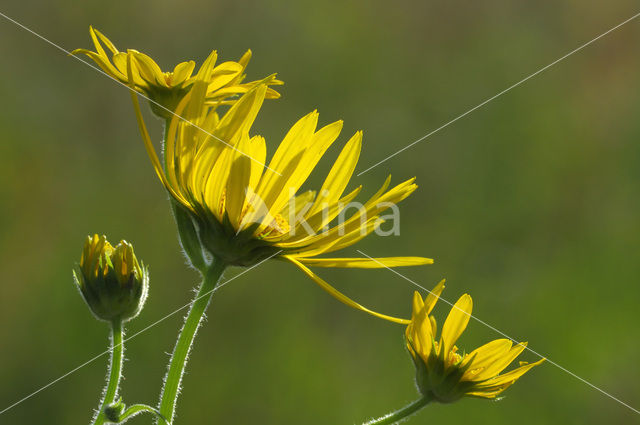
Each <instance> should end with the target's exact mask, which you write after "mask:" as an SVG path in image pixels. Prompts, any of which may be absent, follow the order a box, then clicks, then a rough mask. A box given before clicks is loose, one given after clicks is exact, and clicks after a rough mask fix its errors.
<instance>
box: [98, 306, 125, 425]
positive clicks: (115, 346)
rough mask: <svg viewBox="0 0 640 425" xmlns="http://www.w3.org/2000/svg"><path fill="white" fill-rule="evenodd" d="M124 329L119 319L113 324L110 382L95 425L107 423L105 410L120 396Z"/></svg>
mask: <svg viewBox="0 0 640 425" xmlns="http://www.w3.org/2000/svg"><path fill="white" fill-rule="evenodd" d="M122 337H123V328H122V321H120V320H119V319H116V320H114V321H113V322H112V323H111V363H110V364H109V370H110V372H109V381H108V383H107V388H106V390H105V391H104V397H103V398H102V401H101V402H100V410H99V411H98V414H97V415H96V417H95V419H94V420H93V425H102V424H103V423H104V421H105V417H104V408H105V406H107V405H109V404H111V403H113V401H114V400H115V398H116V395H117V394H118V387H119V386H120V377H121V376H122V359H123V353H124V346H123V344H122Z"/></svg>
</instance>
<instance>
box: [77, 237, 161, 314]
mask: <svg viewBox="0 0 640 425" xmlns="http://www.w3.org/2000/svg"><path fill="white" fill-rule="evenodd" d="M73 277H74V280H75V282H76V284H77V285H78V289H80V293H81V294H82V297H83V298H84V300H85V302H86V303H87V305H88V306H89V309H90V310H91V312H92V313H93V315H94V316H95V317H96V318H97V319H98V320H104V321H108V322H112V321H114V320H121V321H123V322H126V321H127V320H130V319H132V318H134V317H136V316H137V315H138V313H140V310H142V307H143V305H144V302H145V301H146V299H147V294H148V289H149V272H148V270H147V268H146V267H144V265H142V266H141V265H140V264H139V263H138V259H137V258H136V256H135V254H134V252H133V246H131V244H130V243H128V242H126V241H120V243H119V244H118V245H117V246H116V247H115V248H114V247H112V246H111V244H109V242H108V241H107V238H106V236H100V237H99V236H98V235H93V237H90V236H87V240H86V241H85V243H84V249H83V251H82V257H81V258H80V264H78V265H77V267H76V270H74V272H73Z"/></svg>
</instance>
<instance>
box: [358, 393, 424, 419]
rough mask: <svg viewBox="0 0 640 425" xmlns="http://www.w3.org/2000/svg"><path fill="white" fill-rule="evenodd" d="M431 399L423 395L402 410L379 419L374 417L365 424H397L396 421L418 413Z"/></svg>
mask: <svg viewBox="0 0 640 425" xmlns="http://www.w3.org/2000/svg"><path fill="white" fill-rule="evenodd" d="M430 401H431V399H429V398H427V397H423V398H421V399H418V400H416V401H414V402H412V403H410V404H408V405H406V406H405V407H403V408H402V409H400V410H397V411H395V412H393V413H389V414H388V415H384V416H383V417H381V418H378V419H372V420H370V421H369V422H367V423H365V424H364V425H388V424H395V423H398V422H401V421H403V420H405V419H407V418H408V417H409V416H411V415H413V414H414V413H416V412H417V411H418V410H420V409H422V408H423V407H424V406H426V405H427V404H429V402H430Z"/></svg>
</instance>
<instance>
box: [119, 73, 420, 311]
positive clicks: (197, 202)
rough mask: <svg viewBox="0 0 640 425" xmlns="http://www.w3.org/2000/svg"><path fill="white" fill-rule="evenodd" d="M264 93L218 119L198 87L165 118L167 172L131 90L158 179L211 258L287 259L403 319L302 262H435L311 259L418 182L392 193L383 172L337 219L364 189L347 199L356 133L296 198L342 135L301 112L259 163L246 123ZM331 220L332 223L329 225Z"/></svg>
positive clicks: (366, 229) (243, 262) (363, 228)
mask: <svg viewBox="0 0 640 425" xmlns="http://www.w3.org/2000/svg"><path fill="white" fill-rule="evenodd" d="M203 80H204V81H206V78H203ZM266 93H267V85H266V84H260V85H258V86H256V87H255V88H253V89H252V90H250V91H249V92H248V93H247V94H245V95H243V96H242V97H241V98H240V100H239V101H238V102H236V103H235V104H234V105H233V106H232V107H231V108H230V109H229V110H228V111H227V112H226V114H225V115H224V116H222V117H221V118H219V117H218V115H217V114H216V113H215V112H214V111H212V110H211V109H210V108H209V107H208V105H207V103H206V85H205V84H201V83H200V82H196V83H194V86H193V88H192V90H191V91H190V92H189V93H188V94H187V95H186V96H185V98H184V99H183V100H182V101H181V102H180V105H178V107H177V110H176V111H177V114H178V115H180V116H183V117H184V118H185V120H186V121H184V120H181V119H179V118H177V117H175V116H174V117H173V118H172V119H171V121H170V123H169V126H168V131H167V139H166V142H165V145H164V146H165V151H164V155H165V167H164V168H163V167H162V165H161V164H160V161H159V159H158V155H157V154H156V152H155V150H154V147H153V145H152V143H151V140H150V138H149V136H148V132H147V130H146V127H145V125H144V121H143V119H142V116H141V114H140V108H139V106H138V104H137V98H136V96H132V99H133V102H134V106H135V109H136V113H137V117H138V122H139V125H140V129H141V132H142V135H143V139H144V141H145V145H146V147H147V151H148V153H149V156H150V158H151V160H152V163H153V165H154V167H155V170H156V172H157V174H158V176H159V177H160V179H161V180H162V183H163V184H164V186H165V187H166V189H167V190H168V191H169V193H170V194H171V196H172V197H173V198H174V199H175V201H176V202H178V203H179V204H180V205H181V206H182V207H183V208H184V209H186V210H187V211H188V212H189V213H190V215H191V217H192V218H193V220H194V222H195V223H196V228H197V229H198V237H199V240H200V244H201V246H202V247H203V249H204V250H205V252H207V253H208V254H209V255H210V256H213V257H215V258H216V259H218V260H219V261H223V262H225V263H226V264H229V265H239V266H250V265H254V264H256V263H258V262H260V261H263V260H264V259H266V258H270V257H277V258H280V259H283V260H287V261H289V262H291V263H293V264H295V265H296V266H297V267H299V268H300V269H301V270H302V271H303V272H304V273H306V274H307V275H308V276H309V277H311V278H312V279H313V280H314V281H315V282H316V283H317V284H318V285H320V286H321V287H322V289H324V290H325V291H327V292H328V293H330V294H331V295H332V296H334V297H335V298H337V299H339V300H340V301H342V302H343V303H345V304H347V305H349V306H351V307H354V308H357V309H359V310H363V311H366V312H368V313H370V314H372V315H374V316H377V317H381V318H384V319H388V320H392V321H395V322H399V323H408V322H409V321H408V320H404V319H397V318H393V317H389V316H385V315H382V314H379V313H376V312H373V311H371V310H369V309H367V308H365V307H363V306H361V305H360V304H358V303H356V302H355V301H352V300H351V299H349V298H348V297H346V296H345V295H343V294H342V293H340V292H339V291H337V290H336V289H335V288H333V287H332V286H330V285H329V284H328V283H327V282H325V281H324V280H323V279H321V278H320V277H319V276H317V275H316V274H315V273H313V272H312V271H311V270H310V269H309V267H308V266H315V267H347V268H379V267H396V266H412V265H424V264H431V263H432V262H433V260H431V259H428V258H422V257H390V258H379V259H369V258H316V257H317V256H319V255H321V254H328V253H330V252H334V251H337V250H340V249H342V248H346V247H348V246H351V245H353V244H354V243H356V242H358V241H359V240H361V239H362V238H364V237H365V236H367V235H368V234H370V233H372V232H373V231H374V230H376V229H377V228H378V226H379V225H380V224H381V223H382V221H383V220H382V219H381V218H380V214H381V213H382V212H383V211H384V210H386V209H387V208H389V207H390V206H392V205H394V204H396V203H398V202H400V201H401V200H403V199H404V198H406V197H407V196H409V195H410V194H411V193H412V192H413V191H414V190H415V189H416V187H417V186H416V185H415V184H414V183H413V181H414V179H410V180H407V181H405V182H403V183H401V184H399V185H397V186H395V187H393V188H391V189H388V187H389V182H390V178H388V179H387V180H386V181H385V183H384V184H383V185H382V187H381V188H380V189H379V190H378V192H377V193H376V194H375V195H373V196H372V197H371V198H370V199H369V200H368V201H366V202H365V203H364V204H363V205H361V208H359V209H358V210H357V211H356V212H354V213H353V214H351V215H350V216H348V218H344V219H342V218H343V216H345V214H344V213H345V212H346V208H347V206H348V205H349V203H350V202H351V201H352V200H353V199H354V198H355V196H356V195H357V194H358V192H360V189H361V187H358V188H356V189H355V190H353V191H351V192H350V193H348V194H347V195H345V196H343V192H344V190H345V188H346V186H347V183H348V182H349V179H350V177H351V175H352V173H353V171H354V169H355V166H356V162H357V160H358V156H359V154H360V148H361V144H362V133H361V132H358V133H356V134H355V135H354V136H353V137H351V139H350V140H349V141H348V142H347V143H346V145H345V146H344V148H343V149H342V152H341V153H340V155H339V156H338V158H337V160H336V161H335V163H334V165H333V167H332V168H331V171H330V172H329V174H328V176H327V178H326V180H325V181H324V184H323V185H322V187H321V189H320V191H319V192H318V195H316V192H314V191H306V192H302V193H301V194H297V192H298V191H299V189H300V187H301V186H302V184H303V183H304V182H305V181H306V179H307V177H308V176H309V174H310V173H311V172H312V171H313V169H314V168H315V166H316V164H317V163H318V161H319V160H320V158H321V157H322V156H323V154H324V153H325V151H326V150H327V149H328V148H329V147H330V146H331V144H332V143H333V142H334V141H335V140H336V138H337V137H338V135H339V133H340V131H341V128H342V121H337V122H334V123H332V124H329V125H327V126H325V127H322V128H320V129H317V124H318V114H317V112H312V113H310V114H308V115H306V116H304V117H303V118H302V119H300V120H299V121H298V122H297V123H296V124H294V125H293V127H292V128H291V129H290V130H289V132H288V133H287V135H286V136H285V137H284V140H283V141H282V143H281V144H280V146H279V148H278V149H277V150H276V152H275V154H274V155H273V157H272V158H271V160H270V162H269V165H268V166H267V167H265V165H264V164H265V162H266V155H267V150H266V144H265V140H264V138H262V137H260V136H253V137H250V136H249V128H250V127H251V125H252V123H253V121H254V120H255V117H256V115H257V113H258V110H259V109H260V106H261V104H262V102H263V100H264V98H265V95H266ZM192 124H193V125H192ZM165 170H166V172H165ZM335 219H338V223H337V224H336V225H333V226H329V225H330V224H331V223H333V222H334V221H335Z"/></svg>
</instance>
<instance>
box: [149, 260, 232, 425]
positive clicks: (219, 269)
mask: <svg viewBox="0 0 640 425" xmlns="http://www.w3.org/2000/svg"><path fill="white" fill-rule="evenodd" d="M226 267H227V265H226V264H225V263H223V262H221V261H217V260H214V261H213V263H212V264H211V265H210V266H209V267H208V269H207V270H206V272H205V273H204V275H203V280H202V284H201V285H200V288H199V290H198V292H197V294H196V296H195V298H194V299H193V301H192V302H191V308H190V309H189V313H188V314H187V317H186V319H185V322H184V326H183V327H182V330H181V331H180V335H179V336H178V342H177V343H176V346H175V349H174V350H173V354H172V355H171V360H170V362H169V369H168V371H167V375H166V377H165V380H164V386H163V388H162V394H161V397H160V406H159V411H160V414H161V415H162V416H163V417H164V418H166V421H167V422H168V423H172V422H173V417H174V414H175V409H176V402H177V400H178V394H179V392H180V387H181V385H182V377H183V375H184V371H185V368H186V366H187V360H188V356H189V352H190V351H191V346H192V345H193V340H194V339H195V336H196V333H197V331H198V328H199V327H200V324H201V323H202V319H203V318H204V314H205V311H206V310H207V306H208V305H209V302H210V301H211V298H212V296H213V292H214V291H215V288H216V286H217V284H218V282H219V280H220V278H221V277H222V273H223V272H224V270H225V268H226ZM158 423H160V421H158Z"/></svg>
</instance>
